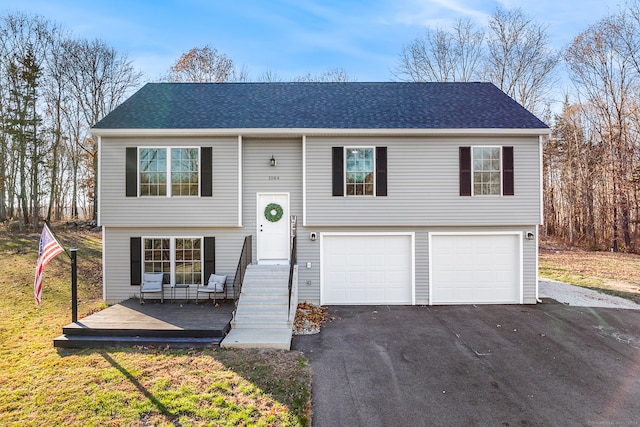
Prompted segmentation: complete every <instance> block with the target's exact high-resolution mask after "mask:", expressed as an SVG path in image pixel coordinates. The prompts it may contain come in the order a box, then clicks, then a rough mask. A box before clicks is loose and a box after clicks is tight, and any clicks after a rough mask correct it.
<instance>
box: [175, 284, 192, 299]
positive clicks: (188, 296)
mask: <svg viewBox="0 0 640 427" xmlns="http://www.w3.org/2000/svg"><path fill="white" fill-rule="evenodd" d="M176 288H178V289H184V296H185V298H186V300H187V301H189V300H190V299H191V288H190V287H189V285H187V284H178V285H173V286H172V287H171V302H173V301H174V300H175V297H176Z"/></svg>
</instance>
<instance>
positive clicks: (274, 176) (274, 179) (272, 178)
mask: <svg viewBox="0 0 640 427" xmlns="http://www.w3.org/2000/svg"><path fill="white" fill-rule="evenodd" d="M279 179H280V177H279V176H278V175H269V181H278V180H279Z"/></svg>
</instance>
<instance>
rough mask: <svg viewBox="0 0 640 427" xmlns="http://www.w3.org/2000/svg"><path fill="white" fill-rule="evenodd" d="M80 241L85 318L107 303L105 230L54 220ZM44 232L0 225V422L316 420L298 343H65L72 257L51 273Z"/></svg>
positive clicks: (66, 240) (65, 237)
mask: <svg viewBox="0 0 640 427" xmlns="http://www.w3.org/2000/svg"><path fill="white" fill-rule="evenodd" d="M54 232H56V233H57V234H58V237H59V238H60V240H61V241H62V243H63V244H64V246H65V247H69V246H77V247H78V294H79V302H78V306H79V317H81V318H82V317H84V316H86V315H87V314H88V313H91V312H94V311H97V310H100V309H101V308H103V307H104V305H103V303H102V300H101V294H102V288H101V278H100V271H101V266H100V262H101V249H100V248H101V241H100V235H99V234H96V233H89V232H65V231H61V230H58V229H55V228H54ZM38 239H39V235H38V234H37V233H31V234H28V233H24V234H9V233H7V232H6V230H3V229H0V292H1V293H2V295H3V298H2V299H0V419H1V420H2V421H1V424H3V425H20V426H42V425H47V426H55V425H64V426H71V425H74V426H75V425H78V426H85V425H101V426H102V425H106V426H121V425H126V426H149V425H175V426H191V425H193V426H195V425H197V426H199V425H214V426H225V425H230V426H231V425H234V426H235V425H256V426H271V425H278V426H299V425H308V423H309V420H310V419H311V418H310V417H311V406H310V390H311V385H310V384H311V371H310V367H309V366H308V364H307V363H306V360H305V359H304V357H303V355H302V354H300V353H297V352H283V351H281V352H278V351H237V350H190V351H189V350H172V349H164V348H163V349H156V348H143V347H140V348H129V349H105V350H59V351H57V350H56V349H55V348H54V347H53V342H52V340H53V338H55V337H56V336H58V335H60V333H61V332H62V327H63V326H64V325H65V324H67V323H69V321H70V317H71V308H70V306H71V302H70V299H71V297H70V293H71V292H70V285H69V282H70V278H69V276H70V262H69V259H68V258H67V257H66V256H65V255H63V254H61V255H59V256H58V257H57V258H55V259H54V260H53V261H52V262H51V263H50V264H49V265H48V266H47V267H46V268H45V272H44V280H43V285H44V290H43V303H42V305H41V306H40V307H39V308H36V307H35V303H34V298H33V274H34V271H35V265H36V258H37V249H38Z"/></svg>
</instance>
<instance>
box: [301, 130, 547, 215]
mask: <svg viewBox="0 0 640 427" xmlns="http://www.w3.org/2000/svg"><path fill="white" fill-rule="evenodd" d="M367 144H368V145H371V146H382V145H384V146H386V147H387V187H388V192H387V194H388V196H387V197H352V198H349V197H345V198H340V197H333V196H332V193H331V165H332V158H331V156H332V149H331V148H332V147H335V146H337V145H342V146H346V147H349V146H359V145H367ZM474 145H493V146H496V145H499V146H513V147H514V175H515V188H516V189H517V191H516V193H515V195H514V196H510V197H460V189H459V147H461V146H474ZM305 157H306V161H307V163H306V176H305V180H306V195H307V198H306V225H307V226H310V227H314V226H315V227H317V226H359V227H360V226H406V225H410V226H469V227H471V226H502V225H522V224H537V223H538V222H539V221H540V214H541V206H540V167H541V163H540V160H541V159H540V149H539V139H538V138H537V137H523V136H518V137H495V138H487V137H477V138H472V137H468V138H462V137H458V138H456V137H436V136H433V137H428V138H427V137H425V138H418V137H407V138H401V137H388V138H329V137H311V136H308V137H307V143H306V156H305Z"/></svg>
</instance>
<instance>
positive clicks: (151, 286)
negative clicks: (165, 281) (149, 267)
mask: <svg viewBox="0 0 640 427" xmlns="http://www.w3.org/2000/svg"><path fill="white" fill-rule="evenodd" d="M163 276H164V273H144V275H143V277H142V291H143V292H160V291H161V290H162V277H163Z"/></svg>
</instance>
